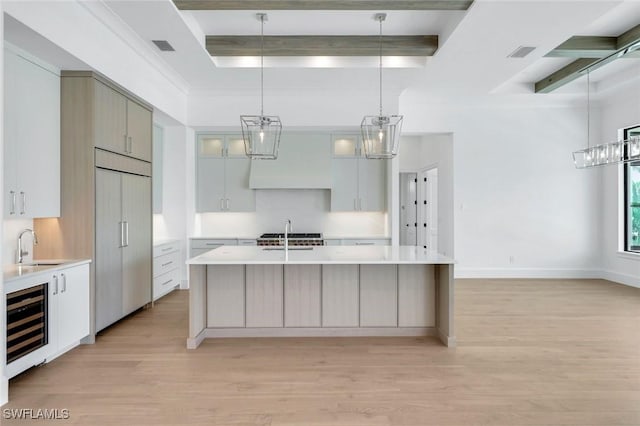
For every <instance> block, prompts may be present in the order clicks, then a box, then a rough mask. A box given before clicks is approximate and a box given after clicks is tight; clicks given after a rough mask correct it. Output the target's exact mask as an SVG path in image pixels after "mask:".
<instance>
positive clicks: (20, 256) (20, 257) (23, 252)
mask: <svg viewBox="0 0 640 426" xmlns="http://www.w3.org/2000/svg"><path fill="white" fill-rule="evenodd" d="M27 232H31V236H32V237H33V245H36V244H38V236H37V235H36V233H35V232H34V231H33V229H29V228H27V229H23V230H22V232H20V234H18V263H22V260H23V259H24V256H26V255H28V254H29V252H28V251H26V250H23V249H22V236H23V235H24V234H25V233H27Z"/></svg>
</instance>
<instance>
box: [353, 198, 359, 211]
mask: <svg viewBox="0 0 640 426" xmlns="http://www.w3.org/2000/svg"><path fill="white" fill-rule="evenodd" d="M353 209H354V210H358V201H356V199H355V198H354V199H353Z"/></svg>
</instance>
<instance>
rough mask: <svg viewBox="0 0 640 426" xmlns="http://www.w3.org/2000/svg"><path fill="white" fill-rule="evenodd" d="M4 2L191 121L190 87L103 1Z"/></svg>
mask: <svg viewBox="0 0 640 426" xmlns="http://www.w3.org/2000/svg"><path fill="white" fill-rule="evenodd" d="M3 3H4V10H5V12H6V13H8V14H9V15H11V16H12V17H14V18H15V19H16V20H18V21H20V22H22V23H23V24H24V25H26V26H28V27H29V28H31V29H32V30H34V31H35V32H37V33H39V34H40V35H42V36H43V37H45V38H46V39H48V40H49V41H51V42H52V43H54V44H56V45H57V46H60V47H61V48H62V49H63V50H65V51H66V52H68V53H69V54H71V55H72V56H74V57H75V58H77V59H78V60H80V61H82V62H84V63H85V64H87V65H88V66H89V67H91V68H92V69H94V70H96V71H98V72H100V73H102V74H104V75H106V76H107V77H109V78H110V79H112V80H114V81H115V82H116V83H118V84H120V85H122V86H124V87H125V88H126V89H128V90H130V91H131V92H133V93H134V94H136V95H137V96H139V97H141V98H143V99H145V100H146V101H147V102H149V103H151V104H152V105H154V107H155V108H158V109H160V110H162V111H164V112H165V113H167V114H168V115H169V116H171V117H173V118H174V119H176V120H178V121H179V122H181V123H185V122H186V112H187V98H186V88H184V87H180V86H179V85H177V83H176V80H175V78H172V75H171V71H169V70H168V69H167V67H166V65H163V63H162V61H160V60H158V58H154V57H153V56H150V55H149V53H148V46H146V45H144V46H143V45H137V44H136V43H134V42H133V41H134V40H137V41H138V42H140V43H142V42H141V41H140V39H139V37H138V36H135V35H132V34H130V33H131V31H132V30H131V29H130V28H129V27H127V26H126V24H124V23H123V22H122V20H121V19H120V18H119V17H117V16H114V14H113V12H111V11H110V10H109V9H108V8H107V7H106V6H105V5H104V4H103V3H102V2H82V1H63V2H60V1H26V2H24V1H4V2H3ZM109 27H113V28H114V29H113V30H112V29H111V28H109ZM143 44H144V43H143ZM74 62H75V63H77V61H74ZM159 88H161V90H159Z"/></svg>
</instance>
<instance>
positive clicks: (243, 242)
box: [238, 240, 258, 246]
mask: <svg viewBox="0 0 640 426" xmlns="http://www.w3.org/2000/svg"><path fill="white" fill-rule="evenodd" d="M238 245H239V246H257V245H258V242H257V241H256V240H238Z"/></svg>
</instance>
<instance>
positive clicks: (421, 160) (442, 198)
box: [392, 134, 455, 257]
mask: <svg viewBox="0 0 640 426" xmlns="http://www.w3.org/2000/svg"><path fill="white" fill-rule="evenodd" d="M398 157H399V172H400V173H403V172H419V171H422V170H424V169H426V168H430V167H433V166H437V167H438V251H439V252H440V253H442V254H444V255H446V256H451V257H455V250H454V224H453V162H454V159H453V135H451V134H429V135H422V136H406V137H403V138H402V140H401V144H400V150H399V153H398ZM393 192H394V195H393V196H394V197H396V198H397V197H398V194H399V189H398V188H394V191H393ZM394 205H395V208H394V210H393V216H394V222H393V226H392V229H393V233H394V234H395V233H399V231H400V230H399V229H398V219H397V218H398V217H399V214H400V212H399V210H398V206H397V203H394Z"/></svg>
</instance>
